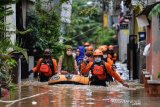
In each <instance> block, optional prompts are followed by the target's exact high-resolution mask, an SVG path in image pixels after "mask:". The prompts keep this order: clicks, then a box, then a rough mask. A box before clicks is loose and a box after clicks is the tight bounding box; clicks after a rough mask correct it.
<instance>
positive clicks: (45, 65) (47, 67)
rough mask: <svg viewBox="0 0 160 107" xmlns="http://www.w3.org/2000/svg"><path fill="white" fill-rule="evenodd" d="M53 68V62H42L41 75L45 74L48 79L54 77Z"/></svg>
mask: <svg viewBox="0 0 160 107" xmlns="http://www.w3.org/2000/svg"><path fill="white" fill-rule="evenodd" d="M51 66H53V62H51V61H49V62H46V61H44V60H42V62H41V66H40V69H39V71H40V73H43V74H44V75H45V76H46V77H50V76H52V74H53V73H52V69H51Z"/></svg>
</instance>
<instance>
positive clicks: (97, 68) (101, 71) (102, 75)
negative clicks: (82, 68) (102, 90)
mask: <svg viewBox="0 0 160 107" xmlns="http://www.w3.org/2000/svg"><path fill="white" fill-rule="evenodd" d="M92 74H93V75H94V76H96V77H97V78H98V79H99V80H105V79H106V72H105V66H104V64H101V65H97V64H93V68H92Z"/></svg>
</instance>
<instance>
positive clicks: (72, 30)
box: [64, 0, 113, 45]
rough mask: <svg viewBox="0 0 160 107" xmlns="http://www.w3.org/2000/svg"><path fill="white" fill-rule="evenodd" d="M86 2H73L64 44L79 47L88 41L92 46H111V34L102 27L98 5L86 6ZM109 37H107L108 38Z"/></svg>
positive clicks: (81, 0)
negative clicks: (70, 20)
mask: <svg viewBox="0 0 160 107" xmlns="http://www.w3.org/2000/svg"><path fill="white" fill-rule="evenodd" d="M87 2H88V0H74V1H73V3H72V10H73V11H72V18H71V19H72V22H71V24H69V25H67V27H66V34H65V35H64V37H65V42H64V43H67V44H69V43H70V44H72V45H73V44H74V45H77V44H78V45H81V44H82V43H83V42H85V41H88V42H92V43H93V44H96V45H100V44H105V43H107V44H112V41H111V40H112V36H113V35H112V34H113V33H110V31H112V30H106V29H104V28H103V26H102V21H101V17H102V12H101V8H100V6H99V5H98V4H95V5H86V4H87ZM108 35H109V36H108Z"/></svg>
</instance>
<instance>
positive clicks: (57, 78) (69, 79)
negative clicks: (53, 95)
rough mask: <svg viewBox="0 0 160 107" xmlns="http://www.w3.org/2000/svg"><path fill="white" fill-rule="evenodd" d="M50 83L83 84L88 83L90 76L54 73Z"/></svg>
mask: <svg viewBox="0 0 160 107" xmlns="http://www.w3.org/2000/svg"><path fill="white" fill-rule="evenodd" d="M48 84H49V85H54V84H81V85H88V84H89V78H88V77H84V76H80V75H73V74H67V75H53V76H52V77H51V78H50V80H49V81H48Z"/></svg>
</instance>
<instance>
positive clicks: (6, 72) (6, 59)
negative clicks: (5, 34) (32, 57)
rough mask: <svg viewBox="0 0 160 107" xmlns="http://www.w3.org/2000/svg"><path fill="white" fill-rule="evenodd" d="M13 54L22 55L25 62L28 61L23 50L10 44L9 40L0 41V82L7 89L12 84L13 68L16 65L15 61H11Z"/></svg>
mask: <svg viewBox="0 0 160 107" xmlns="http://www.w3.org/2000/svg"><path fill="white" fill-rule="evenodd" d="M13 53H22V54H23V56H24V57H25V58H26V60H28V56H27V52H26V50H25V49H22V48H20V47H18V46H17V45H14V44H12V42H11V40H10V39H9V38H3V39H2V40H0V81H1V83H2V85H4V86H6V87H8V88H10V85H11V84H12V79H13V75H12V71H13V68H14V67H15V66H16V65H17V62H16V60H14V59H13Z"/></svg>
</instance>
